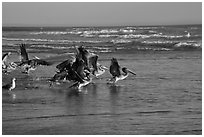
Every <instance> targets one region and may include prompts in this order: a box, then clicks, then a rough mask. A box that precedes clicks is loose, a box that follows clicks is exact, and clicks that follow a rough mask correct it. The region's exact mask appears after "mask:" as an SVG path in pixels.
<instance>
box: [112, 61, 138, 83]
mask: <svg viewBox="0 0 204 137" xmlns="http://www.w3.org/2000/svg"><path fill="white" fill-rule="evenodd" d="M109 71H110V73H111V75H112V76H113V77H112V78H111V79H110V81H111V83H116V82H117V81H118V80H124V79H125V78H127V77H128V75H129V73H131V74H133V75H136V73H135V72H133V71H131V70H129V69H127V68H126V67H123V68H122V72H123V74H122V73H121V71H120V65H119V64H118V61H117V59H116V58H112V59H111V65H110V70H109Z"/></svg>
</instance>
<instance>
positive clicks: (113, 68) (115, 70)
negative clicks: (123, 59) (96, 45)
mask: <svg viewBox="0 0 204 137" xmlns="http://www.w3.org/2000/svg"><path fill="white" fill-rule="evenodd" d="M110 73H111V74H112V76H113V77H119V76H120V75H121V73H120V66H119V64H118V61H117V59H115V58H113V59H112V60H111V65H110Z"/></svg>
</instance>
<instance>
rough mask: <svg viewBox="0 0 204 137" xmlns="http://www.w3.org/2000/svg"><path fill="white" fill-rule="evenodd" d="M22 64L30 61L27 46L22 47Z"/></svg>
mask: <svg viewBox="0 0 204 137" xmlns="http://www.w3.org/2000/svg"><path fill="white" fill-rule="evenodd" d="M20 55H21V59H20V61H21V62H25V61H28V60H29V59H28V53H27V52H26V48H25V44H22V45H20Z"/></svg>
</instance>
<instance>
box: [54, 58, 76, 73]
mask: <svg viewBox="0 0 204 137" xmlns="http://www.w3.org/2000/svg"><path fill="white" fill-rule="evenodd" d="M71 63H72V60H70V59H67V60H65V61H63V62H62V63H60V64H58V65H57V66H56V68H57V69H58V70H59V71H62V70H64V69H65V68H68V67H71Z"/></svg>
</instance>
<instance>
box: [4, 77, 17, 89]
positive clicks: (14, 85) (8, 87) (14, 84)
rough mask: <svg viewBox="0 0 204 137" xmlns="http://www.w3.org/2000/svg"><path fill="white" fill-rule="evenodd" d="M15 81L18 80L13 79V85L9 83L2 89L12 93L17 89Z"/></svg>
mask: <svg viewBox="0 0 204 137" xmlns="http://www.w3.org/2000/svg"><path fill="white" fill-rule="evenodd" d="M15 81H16V78H12V80H11V83H8V84H6V85H4V86H2V88H3V89H7V90H10V91H11V90H12V89H14V88H15V87H16V82H15Z"/></svg>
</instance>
